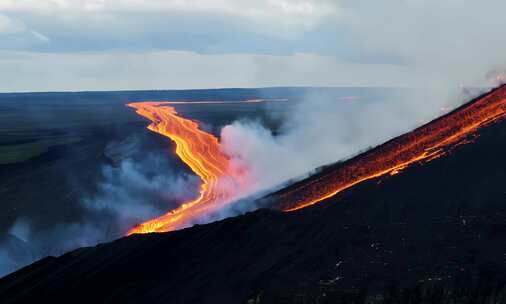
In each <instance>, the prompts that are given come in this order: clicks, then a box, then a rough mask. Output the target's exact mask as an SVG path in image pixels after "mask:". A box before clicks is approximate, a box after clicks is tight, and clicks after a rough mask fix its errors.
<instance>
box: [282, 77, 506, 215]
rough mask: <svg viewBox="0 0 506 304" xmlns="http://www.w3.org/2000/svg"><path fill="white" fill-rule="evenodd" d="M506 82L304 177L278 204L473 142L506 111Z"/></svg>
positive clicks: (309, 198) (285, 206)
mask: <svg viewBox="0 0 506 304" xmlns="http://www.w3.org/2000/svg"><path fill="white" fill-rule="evenodd" d="M505 113H506V86H502V87H500V88H498V89H496V90H494V91H492V92H490V93H489V94H487V95H485V96H483V97H481V98H479V99H476V100H475V101H473V102H471V103H469V104H466V105H464V106H462V107H460V108H458V109H456V110H454V111H452V112H451V113H448V114H447V115H445V116H443V117H441V118H439V119H436V120H434V121H432V122H430V123H428V124H426V125H424V126H422V127H420V128H418V129H416V130H414V131H412V132H410V133H407V134H405V135H402V136H400V137H397V138H395V139H393V140H391V141H389V142H387V143H385V144H383V145H381V146H379V147H377V148H375V149H373V150H371V151H369V152H366V153H364V154H362V155H359V156H357V157H355V158H353V159H351V160H349V161H346V162H345V163H343V164H342V165H341V166H340V167H339V168H337V169H333V170H328V171H327V172H322V174H320V175H319V176H318V177H317V178H313V179H310V180H309V181H302V182H300V183H298V184H296V185H295V186H293V187H290V188H289V189H287V190H286V191H283V192H281V193H278V194H277V195H275V196H276V199H275V200H276V201H277V207H278V208H280V209H282V210H284V211H295V210H299V209H302V208H305V207H308V206H311V205H314V204H316V203H319V202H321V201H323V200H325V199H328V198H330V197H333V196H335V195H336V194H337V193H339V192H341V191H343V190H346V189H348V188H350V187H352V186H354V185H356V184H358V183H361V182H363V181H366V180H370V179H373V178H376V177H380V176H383V175H386V174H390V175H396V174H399V173H400V171H401V170H403V169H405V168H406V167H408V166H410V165H413V164H421V163H426V162H429V161H431V160H433V159H436V158H439V157H441V156H443V155H445V154H447V153H448V152H450V151H451V150H452V149H453V148H455V147H456V146H459V145H461V144H465V143H468V142H470V140H471V138H472V137H473V136H475V135H476V131H477V130H478V129H480V128H482V127H484V126H486V125H488V124H491V123H493V122H496V121H498V120H501V119H504V118H505V116H506V114H505Z"/></svg>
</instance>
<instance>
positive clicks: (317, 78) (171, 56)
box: [0, 0, 506, 92]
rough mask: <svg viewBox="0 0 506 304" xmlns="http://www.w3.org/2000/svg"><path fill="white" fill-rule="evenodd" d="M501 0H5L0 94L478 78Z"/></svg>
mask: <svg viewBox="0 0 506 304" xmlns="http://www.w3.org/2000/svg"><path fill="white" fill-rule="evenodd" d="M505 10H506V3H504V1H502V0H486V1H464V0H384V1H372V0H0V92H18V91H69V90H70V91H76V90H134V89H187V88H220V87H264V86H394V87H398V86H400V87H413V86H415V87H420V86H422V87H425V86H438V85H440V86H442V85H446V84H447V83H451V84H465V85H470V84H479V83H481V82H482V81H483V79H484V75H486V74H487V72H489V71H490V70H492V69H501V68H502V67H503V63H506V55H505V54H506V53H504V52H502V51H501V50H502V49H503V47H504V46H506V42H505V41H504V39H502V34H503V33H502V31H503V29H504V25H506V24H505V23H506V22H505V21H503V20H504V18H503V17H502V15H501V14H502V12H504V11H505Z"/></svg>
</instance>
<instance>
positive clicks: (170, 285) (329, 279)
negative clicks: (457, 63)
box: [0, 120, 506, 303]
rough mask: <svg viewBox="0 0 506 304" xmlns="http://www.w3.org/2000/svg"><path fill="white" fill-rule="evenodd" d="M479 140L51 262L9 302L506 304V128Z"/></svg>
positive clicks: (11, 288) (23, 279)
mask: <svg viewBox="0 0 506 304" xmlns="http://www.w3.org/2000/svg"><path fill="white" fill-rule="evenodd" d="M478 135H479V136H478V137H477V138H475V139H474V143H473V144H467V145H461V146H458V147H457V148H456V149H454V150H452V151H451V153H450V154H449V155H445V156H444V157H441V158H437V159H434V160H432V161H431V162H428V163H425V164H423V165H412V166H410V167H408V168H406V169H405V170H404V171H402V173H400V174H396V175H393V176H391V175H386V176H383V177H379V178H374V179H370V180H367V181H365V182H363V183H360V184H358V185H355V186H353V187H351V188H349V189H347V190H345V191H342V192H341V193H339V194H338V195H336V196H333V197H331V198H328V199H326V200H324V201H321V202H320V203H318V204H315V205H313V206H311V207H308V208H304V209H301V210H298V211H295V212H288V213H287V212H281V211H275V210H267V209H262V210H258V211H256V212H252V213H248V214H245V215H243V216H238V217H235V218H230V219H226V220H223V221H220V222H216V223H212V224H208V225H200V226H194V227H192V228H189V229H185V230H181V231H175V232H171V233H164V234H149V235H133V236H130V237H125V238H122V239H120V240H117V241H115V242H112V243H109V244H103V245H99V246H96V247H93V248H82V249H79V250H76V251H73V252H70V253H68V254H65V255H63V256H61V257H58V258H54V257H49V258H45V259H43V260H41V261H38V262H36V263H34V264H32V265H30V266H27V267H25V268H23V269H21V270H19V271H17V272H15V273H13V274H11V275H9V276H7V277H5V278H3V279H0V303H31V302H41V303H45V302H49V303H51V302H52V303H140V302H146V303H506V204H505V203H506V187H505V181H506V160H505V157H504V155H505V151H506V121H504V120H503V121H498V122H496V123H494V124H491V125H489V126H487V127H485V128H482V129H480V130H479V134H478ZM339 166H341V164H336V165H335V167H336V168H339ZM332 168H333V166H331V167H328V168H327V169H325V170H326V172H328V170H332ZM308 181H309V182H310V181H311V178H310V179H309V180H308ZM284 199H286V196H284ZM274 203H275V202H274Z"/></svg>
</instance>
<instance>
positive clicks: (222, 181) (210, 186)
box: [128, 101, 256, 235]
mask: <svg viewBox="0 0 506 304" xmlns="http://www.w3.org/2000/svg"><path fill="white" fill-rule="evenodd" d="M252 102H256V101H252ZM179 103H180V102H136V103H130V104H128V106H129V107H132V108H135V109H136V112H137V113H138V114H139V115H142V116H144V117H146V118H148V119H149V120H150V121H151V124H150V125H149V126H148V129H149V130H151V131H153V132H157V133H159V134H161V135H163V136H167V137H168V138H170V139H171V140H173V141H174V142H175V143H176V154H177V155H178V156H179V157H180V158H181V160H182V161H183V162H184V163H186V164H187V165H188V166H189V167H190V168H191V170H192V171H193V172H195V174H197V175H198V176H199V177H200V178H201V179H202V185H201V189H200V195H199V197H198V198H196V199H194V200H192V201H189V202H186V203H184V204H182V205H181V206H180V207H179V208H177V209H174V210H172V211H170V212H169V213H167V214H165V215H162V216H160V217H158V218H155V219H152V220H150V221H147V222H145V223H142V224H140V225H138V226H137V227H135V228H133V229H132V230H130V231H129V233H128V234H129V235H130V234H134V233H149V232H167V231H172V230H175V229H180V228H184V227H187V226H190V225H191V224H192V223H193V222H194V221H195V220H196V219H199V218H200V217H202V216H204V215H207V214H209V213H210V212H213V211H215V210H217V209H218V208H221V207H223V205H225V204H226V203H228V202H230V201H231V200H232V199H233V198H234V196H235V195H236V194H237V192H238V191H239V189H240V188H241V183H243V182H244V181H243V180H242V177H241V174H240V173H237V172H232V171H231V170H230V166H229V159H228V158H227V156H226V155H225V154H224V153H223V152H222V151H221V149H220V144H219V142H218V139H217V138H216V137H215V136H213V135H212V134H209V133H207V132H204V131H202V130H201V129H200V128H199V125H198V123H197V122H195V121H192V120H189V119H185V118H182V117H180V116H178V114H177V112H176V110H175V108H173V107H170V106H164V105H167V104H179ZM181 103H184V102H181ZM202 103H220V102H202Z"/></svg>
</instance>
